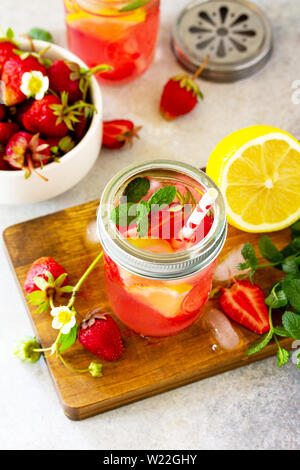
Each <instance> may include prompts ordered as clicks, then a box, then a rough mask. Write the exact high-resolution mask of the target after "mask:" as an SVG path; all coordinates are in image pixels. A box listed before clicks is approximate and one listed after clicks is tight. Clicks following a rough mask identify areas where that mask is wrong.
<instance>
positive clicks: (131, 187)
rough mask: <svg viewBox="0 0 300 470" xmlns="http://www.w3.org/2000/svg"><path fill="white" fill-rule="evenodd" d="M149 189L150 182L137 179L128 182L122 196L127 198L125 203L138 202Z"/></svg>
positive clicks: (140, 178) (144, 179)
mask: <svg viewBox="0 0 300 470" xmlns="http://www.w3.org/2000/svg"><path fill="white" fill-rule="evenodd" d="M149 189H150V181H149V179H148V178H142V177H138V178H135V179H134V180H132V181H130V183H129V184H128V185H127V186H126V188H125V190H124V193H123V196H126V197H127V202H138V201H140V200H141V199H142V198H143V197H144V196H146V194H147V193H148V191H149Z"/></svg>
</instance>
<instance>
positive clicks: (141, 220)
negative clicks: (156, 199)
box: [136, 201, 150, 237]
mask: <svg viewBox="0 0 300 470" xmlns="http://www.w3.org/2000/svg"><path fill="white" fill-rule="evenodd" d="M149 210H150V208H149V204H148V203H147V202H145V201H141V202H140V203H139V204H138V206H137V210H136V213H137V231H138V234H139V237H144V236H145V235H146V234H147V233H148V228H149V219H148V214H149Z"/></svg>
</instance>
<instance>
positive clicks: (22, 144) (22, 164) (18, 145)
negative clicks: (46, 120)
mask: <svg viewBox="0 0 300 470" xmlns="http://www.w3.org/2000/svg"><path fill="white" fill-rule="evenodd" d="M5 153H6V155H5V157H4V159H5V160H6V161H7V163H8V164H9V165H10V166H11V167H12V168H14V169H15V170H21V169H25V170H26V174H25V176H26V177H27V176H29V175H30V173H31V172H34V173H36V174H38V176H40V177H41V178H42V179H44V180H46V181H47V178H45V177H43V176H41V175H40V174H39V173H37V171H36V170H35V168H36V167H41V166H43V165H45V164H46V163H48V161H49V160H50V158H51V155H50V148H49V145H48V144H47V142H46V141H44V140H42V139H40V138H39V135H38V134H36V135H32V134H29V132H24V131H21V132H17V133H16V134H14V135H13V136H12V137H11V138H10V139H9V141H8V143H7V146H6V150H5Z"/></svg>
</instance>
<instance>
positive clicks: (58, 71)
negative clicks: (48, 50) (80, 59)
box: [48, 59, 83, 102]
mask: <svg viewBox="0 0 300 470" xmlns="http://www.w3.org/2000/svg"><path fill="white" fill-rule="evenodd" d="M77 71H78V74H79V71H80V67H79V65H78V64H76V63H74V62H68V61H67V60H63V59H59V60H56V61H55V62H53V64H52V65H50V67H49V68H48V77H49V83H50V89H51V90H53V91H55V92H56V93H57V94H58V95H60V94H61V93H62V92H63V91H66V92H67V93H68V95H69V101H70V102H74V101H78V100H80V99H81V98H82V96H83V94H82V91H81V90H80V88H79V76H78V77H77V74H76V72H77Z"/></svg>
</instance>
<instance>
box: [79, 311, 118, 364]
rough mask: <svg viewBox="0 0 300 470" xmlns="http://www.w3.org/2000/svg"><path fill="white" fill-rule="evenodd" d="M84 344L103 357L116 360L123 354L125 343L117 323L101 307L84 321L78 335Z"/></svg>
mask: <svg viewBox="0 0 300 470" xmlns="http://www.w3.org/2000/svg"><path fill="white" fill-rule="evenodd" d="M78 338H79V341H80V343H81V344H82V346H83V347H84V348H85V349H87V350H88V351H90V352H91V353H93V354H96V355H97V356H98V357H100V358H101V359H105V360H106V361H116V360H117V359H120V358H121V357H122V356H123V353H124V344H123V341H122V337H121V333H120V330H119V327H118V325H117V323H116V322H115V321H114V320H113V318H112V317H111V316H110V315H108V314H107V313H101V310H100V309H99V308H97V309H95V310H93V311H92V312H91V313H90V314H89V315H88V316H87V317H86V319H85V320H84V321H83V322H82V324H81V328H80V331H79V335H78Z"/></svg>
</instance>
